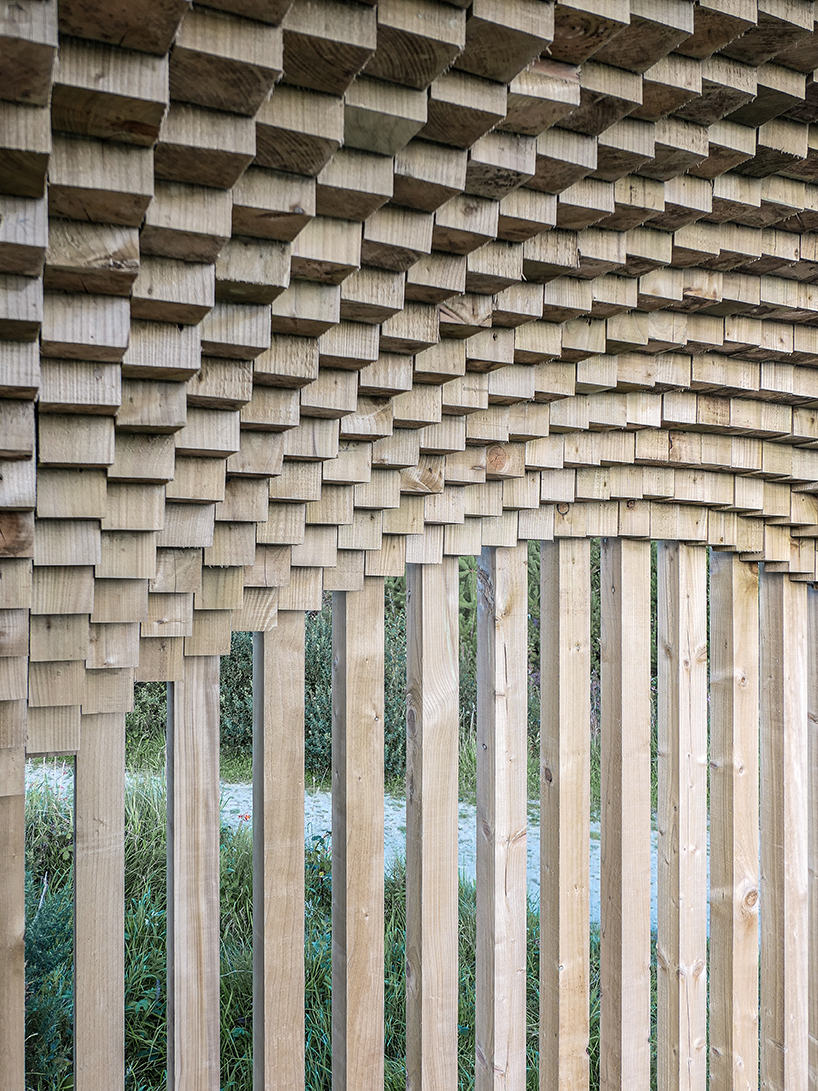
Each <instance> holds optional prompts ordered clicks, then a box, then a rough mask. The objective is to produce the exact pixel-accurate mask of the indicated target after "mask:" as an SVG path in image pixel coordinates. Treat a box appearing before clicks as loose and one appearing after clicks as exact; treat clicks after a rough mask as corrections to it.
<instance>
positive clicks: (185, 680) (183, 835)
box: [167, 655, 220, 1091]
mask: <svg viewBox="0 0 818 1091" xmlns="http://www.w3.org/2000/svg"><path fill="white" fill-rule="evenodd" d="M167 755H168V756H167V778H168V1091H219V1087H220V1079H219V1077H220V1068H219V992H220V989H219V986H220V974H219V657H218V656H217V655H203V656H186V657H185V660H184V667H183V671H182V676H181V678H180V679H179V680H178V681H175V682H173V683H172V684H171V685H170V686H169V687H168V748H167Z"/></svg>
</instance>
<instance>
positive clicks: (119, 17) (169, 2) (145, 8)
mask: <svg viewBox="0 0 818 1091" xmlns="http://www.w3.org/2000/svg"><path fill="white" fill-rule="evenodd" d="M189 9H190V4H189V3H188V0H165V2H164V3H162V4H160V5H158V6H157V5H155V4H153V3H152V2H151V3H142V2H141V0H140V2H139V3H134V4H115V5H107V4H101V3H99V0H65V2H64V3H63V4H61V5H60V24H59V25H60V30H61V31H62V33H63V34H72V35H74V36H76V37H77V38H92V39H93V40H95V41H99V42H112V43H113V44H114V45H118V46H122V47H123V48H124V49H137V50H141V51H143V52H145V53H154V54H156V55H157V56H160V57H161V56H162V55H163V54H165V53H167V51H168V50H169V49H170V47H171V45H172V44H173V39H174V38H175V36H176V31H177V29H178V27H179V23H180V22H181V20H182V17H183V15H184V14H185V13H186V12H187V11H188V10H189Z"/></svg>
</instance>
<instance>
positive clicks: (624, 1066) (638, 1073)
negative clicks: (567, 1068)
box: [600, 538, 651, 1091]
mask: <svg viewBox="0 0 818 1091" xmlns="http://www.w3.org/2000/svg"><path fill="white" fill-rule="evenodd" d="M600 564H601V567H600V588H601V635H600V660H601V680H600V681H601V701H602V725H601V733H602V771H601V792H602V800H601V810H602V849H601V867H602V899H601V903H600V905H601V937H602V947H601V960H600V975H601V979H600V986H601V991H602V1009H601V1028H600V1087H601V1088H604V1089H605V1091H625V1089H627V1088H631V1087H641V1086H647V1085H648V1083H649V1080H650V827H651V813H650V810H651V806H650V745H651V740H650V730H651V723H650V718H651V707H650V702H651V697H650V544H649V543H648V542H640V541H630V540H628V539H624V538H605V539H603V541H602V548H601V555H600Z"/></svg>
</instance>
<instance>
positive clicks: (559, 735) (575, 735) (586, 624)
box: [540, 538, 591, 1091]
mask: <svg viewBox="0 0 818 1091" xmlns="http://www.w3.org/2000/svg"><path fill="white" fill-rule="evenodd" d="M540 556H541V560H540V577H541V593H540V630H541V641H542V642H541V645H540V693H541V716H542V719H541V732H540V854H541V856H540V875H541V882H540V1087H541V1088H542V1089H543V1091H546V1089H548V1091H551V1089H552V1088H568V1087H570V1088H573V1089H576V1091H582V1088H587V1087H588V1078H589V1070H588V1069H589V1066H588V1037H589V1009H588V1003H589V993H588V972H589V965H588V964H589V954H588V944H589V934H588V933H589V911H590V893H589V885H590V878H589V867H590V798H589V793H590V760H591V758H590V754H591V750H590V715H591V699H590V690H591V683H590V671H591V656H590V646H591V637H590V628H591V554H590V542H589V540H588V539H587V538H586V539H584V538H559V539H557V540H556V541H554V542H543V543H542V546H541V555H540Z"/></svg>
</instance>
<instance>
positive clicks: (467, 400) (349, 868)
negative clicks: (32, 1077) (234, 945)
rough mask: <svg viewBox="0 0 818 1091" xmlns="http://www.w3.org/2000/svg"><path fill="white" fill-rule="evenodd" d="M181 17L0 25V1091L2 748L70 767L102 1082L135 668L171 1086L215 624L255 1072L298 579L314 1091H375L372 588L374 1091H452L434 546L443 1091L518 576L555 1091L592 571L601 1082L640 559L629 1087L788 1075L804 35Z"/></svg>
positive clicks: (188, 1027) (296, 867)
mask: <svg viewBox="0 0 818 1091" xmlns="http://www.w3.org/2000/svg"><path fill="white" fill-rule="evenodd" d="M208 3H209V6H199V5H196V6H193V7H192V6H191V5H190V4H189V3H188V2H187V0H59V4H58V3H57V0H15V3H13V4H8V5H6V6H4V7H3V8H0V338H2V340H0V861H2V864H1V865H0V866H1V867H2V882H0V1013H2V1014H0V1072H1V1073H2V1083H3V1087H4V1088H5V1089H7V1091H23V1088H24V1086H25V1084H24V1072H23V1039H24V1029H23V1004H24V956H23V793H24V777H23V762H24V756H25V754H26V753H28V754H45V753H49V754H50V753H60V754H75V755H76V831H77V836H76V935H75V950H76V1058H75V1070H76V1076H75V1079H76V1082H75V1088H76V1091H114V1089H116V1088H122V1086H123V1071H124V1062H123V1004H122V975H123V942H122V940H123V937H122V927H123V926H122V915H123V885H122V884H123V877H122V873H123V854H122V838H123V792H124V742H123V723H124V715H125V713H126V711H127V710H128V709H129V707H130V704H131V701H132V691H133V683H134V680H166V681H168V682H170V683H171V694H172V702H171V713H170V717H169V719H170V726H169V808H170V828H171V831H172V836H171V838H170V840H169V853H170V861H169V863H170V875H171V880H170V906H171V913H170V918H169V937H168V939H169V990H170V1001H171V1006H170V1027H169V1087H170V1088H172V1089H173V1091H215V1089H216V1088H218V1086H219V1050H218V1003H219V960H218V793H219V786H218V775H217V768H218V671H219V660H218V656H219V655H220V654H222V653H224V652H226V651H227V650H228V649H229V646H230V635H231V631H234V630H252V631H254V632H255V633H256V634H257V637H256V659H255V677H256V695H257V699H256V706H257V708H256V721H257V722H256V730H257V747H256V759H257V760H256V770H257V771H256V814H255V823H254V830H255V836H256V838H257V845H258V848H259V851H258V854H257V861H256V895H257V897H256V903H255V913H256V939H257V965H256V999H255V1005H254V1021H255V1053H254V1056H255V1066H256V1074H257V1084H256V1086H257V1088H258V1091H261V1089H262V1088H264V1089H281V1091H284V1089H286V1091H290V1089H292V1091H297V1089H298V1087H299V1086H301V1085H302V1081H303V1072H304V1037H303V1022H302V1018H301V1016H302V1011H303V963H302V960H301V949H302V943H301V935H302V928H303V882H302V879H303V873H302V869H303V809H302V793H303V777H302V770H303V752H302V749H303V739H302V736H303V732H302V731H301V730H300V727H301V725H302V724H303V709H302V707H301V696H300V695H301V693H302V692H303V669H304V666H303V641H304V611H305V610H310V609H315V608H317V607H318V606H319V605H320V602H321V596H322V592H323V591H327V590H331V591H333V592H334V593H335V609H334V698H333V701H334V705H333V766H334V775H333V790H334V814H333V858H334V875H333V894H334V899H335V901H334V906H333V1066H334V1076H333V1086H334V1088H335V1091H344V1089H347V1088H348V1089H349V1091H377V1089H378V1088H380V1087H381V1086H382V1080H381V1075H382V1067H383V1060H382V1058H383V1053H382V1042H383V1025H382V1019H381V1015H380V1005H381V1001H382V988H383V986H382V973H381V967H382V959H383V949H382V945H383V927H382V923H383V922H382V884H383V868H382V864H381V859H382V838H383V825H382V812H381V795H380V792H379V786H380V783H381V777H382V760H381V759H382V751H381V748H382V734H381V731H380V728H381V725H382V721H383V689H382V675H383V640H382V628H381V625H380V619H381V618H382V616H383V579H384V577H385V576H387V575H391V574H401V573H403V572H404V570H406V572H407V573H408V586H409V590H410V596H409V618H408V623H409V644H410V664H409V695H408V716H407V728H408V752H409V794H408V808H407V827H408V877H407V884H408V910H407V914H408V935H407V959H408V998H407V1023H408V1043H409V1045H408V1058H407V1071H408V1088H410V1089H411V1091H454V1087H455V1085H456V1064H455V1053H456V1035H457V1025H456V1023H457V1005H456V981H457V966H456V960H455V953H456V944H455V942H454V935H455V932H456V914H457V885H456V884H457V872H456V868H457V864H456V860H457V856H456V838H457V814H456V801H457V777H456V751H457V692H458V691H457V655H456V647H457V632H456V628H457V564H456V560H455V558H457V557H458V556H463V555H478V556H479V557H480V561H479V583H480V601H481V608H480V634H479V649H480V650H479V692H480V713H479V721H480V722H479V725H478V732H479V748H478V754H479V763H480V764H479V774H478V775H479V788H478V795H479V802H478V809H479V840H478V845H479V848H478V853H479V859H478V868H479V872H478V914H479V921H478V985H477V1020H478V1022H477V1042H478V1046H477V1057H476V1072H477V1083H476V1086H477V1088H478V1091H488V1089H496V1091H501V1089H502V1091H520V1089H521V1088H522V1087H523V1085H524V1079H525V1061H524V1051H523V1045H524V1042H523V1035H524V1026H525V1020H524V1004H525V989H524V974H523V972H522V971H523V970H524V967H525V958H524V947H525V825H526V801H525V795H526V792H525V773H524V767H525V761H524V754H525V691H526V689H525V682H526V670H525V649H526V636H525V633H526V596H525V587H526V581H525V574H526V556H527V545H526V543H527V542H528V541H529V540H532V539H533V540H536V541H540V542H542V547H541V548H542V603H543V623H542V639H543V659H542V661H543V690H542V692H543V723H542V812H543V822H542V829H543V840H542V867H543V871H542V934H541V947H540V962H541V990H540V1004H541V1014H540V1027H541V1038H540V1047H541V1052H540V1070H541V1074H542V1075H541V1080H542V1082H541V1086H542V1087H543V1088H544V1089H546V1088H547V1089H549V1091H550V1089H556V1088H566V1089H567V1088H569V1087H570V1088H572V1089H575V1088H576V1089H581V1088H583V1087H585V1086H587V1080H588V1056H587V1050H586V1046H587V1038H588V943H587V934H588V843H589V838H588V833H589V827H588V823H589V819H588V760H589V758H588V745H589V743H588V713H589V707H588V671H589V617H590V599H589V538H590V537H601V538H602V539H603V540H604V543H603V548H602V572H603V577H602V627H603V635H602V672H603V673H602V710H603V711H602V716H603V729H602V730H603V817H602V838H603V848H602V856H603V864H602V866H603V877H602V885H603V899H602V933H603V935H602V982H603V1000H602V1003H603V1011H602V1038H601V1058H602V1060H601V1081H602V1086H603V1087H604V1088H605V1089H606V1091H613V1089H622V1091H626V1089H627V1091H642V1089H646V1088H647V1087H648V1086H649V1081H650V1076H649V1065H650V1057H649V1035H650V1012H649V1002H650V970H649V961H650V947H649V943H650V908H649V890H648V884H649V852H650V843H649V839H650V824H651V815H650V778H649V762H650V599H649V588H650V583H649V581H650V545H649V542H650V540H651V539H652V540H658V541H659V542H660V546H659V552H658V556H659V595H658V602H659V654H658V662H659V683H658V684H659V735H660V738H659V765H660V786H659V815H658V824H659V887H660V898H659V902H660V904H659V931H658V977H659V1007H658V1030H657V1050H658V1073H659V1077H658V1078H659V1087H660V1088H661V1089H662V1091H671V1089H674V1091H677V1089H678V1091H681V1089H682V1088H683V1087H684V1088H686V1089H693V1091H703V1089H704V1087H705V1082H706V1074H707V1070H708V1068H709V1077H710V1080H711V1085H712V1087H713V1088H714V1089H716V1091H727V1089H733V1091H739V1089H740V1091H748V1089H754V1088H756V1086H757V1084H758V1067H759V1066H758V1058H759V1056H760V1071H761V1080H762V1083H763V1085H764V1087H766V1088H768V1089H770V1091H783V1089H784V1088H786V1089H788V1091H806V1089H807V1088H808V1087H810V1088H811V1087H814V1086H815V1081H816V1079H817V1078H818V1076H816V1073H818V948H817V947H816V944H818V893H817V892H816V890H815V877H816V875H818V841H816V836H815V831H816V829H818V792H816V786H818V749H817V748H816V743H818V740H816V738H815V733H816V719H817V718H818V667H816V663H818V647H817V646H816V645H818V594H816V591H815V589H814V587H815V581H816V578H818V557H817V555H816V548H815V543H816V537H818V287H816V285H818V244H816V239H818V234H816V228H817V227H818V137H817V136H816V133H818V124H816V122H818V93H817V92H816V88H818V85H817V84H816V83H814V82H813V75H812V73H813V69H814V68H816V66H818V33H816V29H815V28H816V26H818V24H816V23H815V22H814V19H815V18H816V14H817V10H818V9H816V7H815V5H814V4H813V2H812V0H696V2H691V0H661V2H659V0H604V2H603V0H560V2H558V3H556V4H554V3H552V2H551V0H473V2H472V3H470V4H469V3H468V0H449V2H443V0H380V2H378V3H374V2H372V0H361V2H353V0H208ZM708 547H710V551H711V552H710V568H709V581H710V582H709V607H710V612H709V625H710V634H709V648H710V654H709V663H708V655H707V649H708V614H707V602H708V587H707V582H706V581H707V578H708V577H707V568H706V560H705V559H706V556H707V551H708ZM760 562H763V565H761V564H760ZM759 588H760V592H759ZM759 633H760V637H759ZM708 672H709V674H708ZM708 682H709V687H710V688H709V692H710V705H709V712H708V703H707V702H708ZM759 687H760V701H759ZM759 740H760V741H759ZM708 778H709V795H708ZM759 784H760V786H761V791H760V792H759ZM708 806H709V818H708ZM708 822H709V827H708ZM708 828H709V844H710V854H711V857H710V858H711V866H710V878H709V890H708V879H707V871H706V843H707V837H708ZM759 830H760V856H759V850H758V845H759ZM708 897H709V903H710V912H711V917H710V939H709V951H708V940H707V934H706V915H705V914H706V907H707V901H708ZM759 909H760V920H761V929H760V937H759ZM759 951H760V966H761V987H760V1002H759V990H758V987H757V982H758V967H759ZM708 981H709V992H708ZM708 1012H709V1023H708ZM708 1043H709V1054H708Z"/></svg>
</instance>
